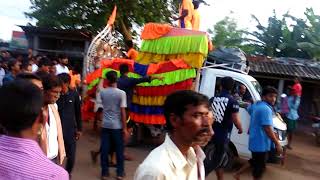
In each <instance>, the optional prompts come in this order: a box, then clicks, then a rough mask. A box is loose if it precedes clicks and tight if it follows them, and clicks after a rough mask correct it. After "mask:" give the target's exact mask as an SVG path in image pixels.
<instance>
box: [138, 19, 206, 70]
mask: <svg viewBox="0 0 320 180" xmlns="http://www.w3.org/2000/svg"><path fill="white" fill-rule="evenodd" d="M164 29H165V30H164ZM149 31H150V32H151V33H156V36H152V38H143V42H142V46H141V48H140V52H139V56H138V58H137V62H139V63H141V64H150V63H159V62H163V61H168V60H171V59H183V60H184V61H185V62H186V63H187V64H188V65H190V66H191V67H193V68H200V67H202V65H203V62H204V59H205V58H206V56H207V54H208V51H209V49H212V44H211V41H209V38H208V35H207V34H206V32H201V31H192V30H188V29H183V28H168V27H165V26H164V25H161V24H147V25H146V26H145V29H144V31H143V33H142V34H145V33H147V34H148V32H149Z"/></svg>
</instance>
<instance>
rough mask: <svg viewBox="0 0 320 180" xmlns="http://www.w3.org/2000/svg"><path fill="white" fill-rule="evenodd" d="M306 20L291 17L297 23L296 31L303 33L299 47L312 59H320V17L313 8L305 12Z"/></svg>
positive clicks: (298, 43)
mask: <svg viewBox="0 0 320 180" xmlns="http://www.w3.org/2000/svg"><path fill="white" fill-rule="evenodd" d="M304 14H305V16H306V20H304V19H297V18H295V17H292V16H289V17H290V18H291V19H293V20H294V21H295V22H296V25H295V27H294V28H295V29H297V31H299V32H301V35H300V40H299V41H298V42H297V45H298V47H299V48H300V49H301V50H303V51H305V52H306V53H307V54H308V55H309V56H310V57H311V58H313V59H318V60H319V59H320V16H319V15H316V14H315V13H314V11H313V9H312V8H307V9H306V11H305V13H304Z"/></svg>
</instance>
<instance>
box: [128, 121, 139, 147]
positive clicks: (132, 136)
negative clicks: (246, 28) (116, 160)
mask: <svg viewBox="0 0 320 180" xmlns="http://www.w3.org/2000/svg"><path fill="white" fill-rule="evenodd" d="M131 130H132V132H131V133H130V137H129V139H128V142H127V146H128V147H133V146H136V145H137V144H138V140H137V125H133V126H132V129H131Z"/></svg>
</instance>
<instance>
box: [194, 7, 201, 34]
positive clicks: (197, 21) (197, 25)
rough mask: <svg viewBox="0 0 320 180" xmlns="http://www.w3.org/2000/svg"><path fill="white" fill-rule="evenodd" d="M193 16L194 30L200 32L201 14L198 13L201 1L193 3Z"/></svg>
mask: <svg viewBox="0 0 320 180" xmlns="http://www.w3.org/2000/svg"><path fill="white" fill-rule="evenodd" d="M192 3H193V6H194V10H193V15H192V30H196V31H199V29H200V13H199V11H198V8H199V5H200V2H199V1H193V2H192Z"/></svg>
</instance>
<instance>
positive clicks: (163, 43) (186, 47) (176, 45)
mask: <svg viewBox="0 0 320 180" xmlns="http://www.w3.org/2000/svg"><path fill="white" fill-rule="evenodd" d="M140 51H141V52H149V53H154V54H186V53H201V54H203V55H204V56H207V54H208V39H207V36H205V35H194V36H172V37H162V38H159V39H156V40H144V41H143V42H142V46H141V48H140Z"/></svg>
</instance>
